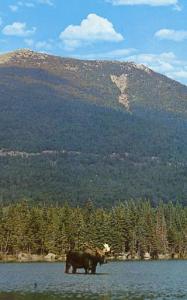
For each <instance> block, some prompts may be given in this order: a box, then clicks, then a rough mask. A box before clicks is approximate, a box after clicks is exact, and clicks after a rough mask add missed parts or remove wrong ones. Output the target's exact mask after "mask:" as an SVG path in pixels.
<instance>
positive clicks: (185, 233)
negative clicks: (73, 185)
mask: <svg viewBox="0 0 187 300" xmlns="http://www.w3.org/2000/svg"><path fill="white" fill-rule="evenodd" d="M85 243H87V244H90V245H92V246H97V247H102V245H103V244H104V243H108V244H109V245H110V246H111V250H112V252H113V253H114V254H120V253H127V252H128V253H129V254H130V255H131V257H132V258H133V257H135V256H136V255H138V256H139V257H140V258H141V257H143V255H144V254H145V253H146V252H148V253H150V255H151V257H152V258H158V257H159V255H160V254H163V255H164V254H169V255H170V257H171V258H172V257H176V255H177V257H179V258H185V257H186V256H187V207H183V206H181V205H180V204H176V205H173V204H172V203H171V202H170V203H168V204H164V203H160V204H159V205H158V206H157V207H152V206H151V204H150V202H149V201H139V202H134V201H128V202H126V203H123V204H122V203H119V204H118V205H116V206H115V207H113V208H111V209H104V208H95V207H94V205H93V203H92V202H91V201H88V202H87V203H86V204H85V205H84V206H83V207H72V206H69V205H68V203H66V204H65V205H63V206H59V205H58V204H56V206H54V205H53V206H49V205H48V206H47V205H46V204H43V205H39V204H38V205H36V204H33V203H31V202H29V201H26V200H23V201H21V202H19V203H16V204H11V205H8V206H3V205H1V207H0V253H1V255H3V254H12V255H17V254H18V253H20V252H25V253H31V254H39V255H45V254H47V253H49V252H52V253H55V254H57V255H59V256H60V255H62V254H64V253H65V252H66V250H68V249H69V248H70V247H72V245H74V247H75V248H76V249H81V247H82V246H83V245H84V244H85Z"/></svg>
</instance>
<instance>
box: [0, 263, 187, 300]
mask: <svg viewBox="0 0 187 300" xmlns="http://www.w3.org/2000/svg"><path fill="white" fill-rule="evenodd" d="M97 272H98V274H97V275H84V274H77V275H71V274H69V275H67V274H64V264H63V263H54V264H53V263H51V264H49V263H48V264H47V263H33V264H0V300H60V299H71V300H72V299H88V300H93V299H106V300H108V299H126V300H133V299H135V300H136V299H138V300H148V299H159V300H161V299H167V300H174V299H184V300H187V261H155V262H111V263H108V264H106V265H103V266H102V267H99V266H98V268H97Z"/></svg>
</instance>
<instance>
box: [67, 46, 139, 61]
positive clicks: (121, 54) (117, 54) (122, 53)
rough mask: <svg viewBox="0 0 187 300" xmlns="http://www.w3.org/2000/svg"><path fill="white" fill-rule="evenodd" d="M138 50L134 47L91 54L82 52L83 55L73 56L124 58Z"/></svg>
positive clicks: (106, 58) (82, 57)
mask: <svg viewBox="0 0 187 300" xmlns="http://www.w3.org/2000/svg"><path fill="white" fill-rule="evenodd" d="M136 51H137V50H136V49H134V48H123V49H116V50H113V51H108V52H100V53H91V54H85V55H84V54H82V55H74V56H73V57H76V58H80V59H91V60H93V59H94V60H95V59H102V60H124V59H125V57H126V56H127V55H130V54H133V53H135V52H136Z"/></svg>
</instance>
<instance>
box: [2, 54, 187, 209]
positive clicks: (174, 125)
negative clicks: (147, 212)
mask: <svg viewBox="0 0 187 300" xmlns="http://www.w3.org/2000/svg"><path fill="white" fill-rule="evenodd" d="M0 105H1V110H0V168H1V172H0V200H1V201H3V202H11V201H17V200H20V199H22V198H24V197H26V198H28V199H32V200H34V201H50V202H56V201H58V202H59V203H61V202H65V201H68V202H70V203H72V204H74V205H76V204H77V203H79V204H82V203H84V202H85V201H87V200H88V199H89V198H90V199H92V200H93V201H94V203H96V205H98V206H111V205H113V204H114V203H115V202H118V201H119V200H121V201H124V200H127V199H130V198H133V199H139V198H144V199H145V198H147V199H150V200H151V201H152V202H153V203H156V202H158V201H159V200H160V199H162V200H164V201H170V200H171V201H180V202H183V203H186V199H187V184H186V182H187V165H186V161H187V87H186V86H184V85H181V84H180V83H178V82H176V81H173V80H171V79H169V78H167V77H165V76H163V75H161V74H158V73H155V72H153V71H152V70H150V69H148V68H146V67H144V66H142V65H136V64H134V63H131V62H124V63H121V62H107V61H81V60H73V59H67V58H60V57H55V56H50V55H47V54H41V53H35V52H32V51H29V50H20V51H16V52H12V53H8V54H6V55H1V56H0Z"/></svg>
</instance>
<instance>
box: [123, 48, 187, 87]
mask: <svg viewBox="0 0 187 300" xmlns="http://www.w3.org/2000/svg"><path fill="white" fill-rule="evenodd" d="M126 59H127V60H128V61H129V60H130V61H134V62H136V63H138V64H144V65H146V66H148V67H149V68H151V69H153V70H154V71H156V72H159V73H162V74H164V75H166V76H168V77H170V78H172V79H175V80H179V81H181V82H183V83H185V84H187V76H186V75H187V61H185V60H180V59H178V58H177V57H176V55H175V54H174V53H173V52H163V53H161V54H151V53H141V54H137V55H132V56H129V57H127V58H126ZM185 79H186V80H185Z"/></svg>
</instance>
